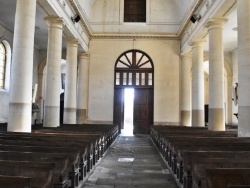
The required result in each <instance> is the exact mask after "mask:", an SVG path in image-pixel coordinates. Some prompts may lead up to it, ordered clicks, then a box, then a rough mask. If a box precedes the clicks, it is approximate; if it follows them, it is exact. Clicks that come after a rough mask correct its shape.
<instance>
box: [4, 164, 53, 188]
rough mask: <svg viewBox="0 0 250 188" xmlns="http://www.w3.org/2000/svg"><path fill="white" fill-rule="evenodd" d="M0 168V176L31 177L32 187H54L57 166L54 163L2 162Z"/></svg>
mask: <svg viewBox="0 0 250 188" xmlns="http://www.w3.org/2000/svg"><path fill="white" fill-rule="evenodd" d="M0 167H1V168H0V175H7V176H27V177H30V178H31V181H30V183H31V187H32V186H37V187H44V188H45V187H46V188H52V187H54V185H53V171H54V168H55V166H54V164H53V163H42V162H31V161H21V162H20V161H6V160H4V161H2V160H0ZM17 187H18V185H17Z"/></svg>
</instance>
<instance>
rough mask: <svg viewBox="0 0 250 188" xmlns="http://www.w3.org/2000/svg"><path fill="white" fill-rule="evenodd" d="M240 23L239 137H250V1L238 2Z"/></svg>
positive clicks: (241, 0) (238, 0)
mask: <svg viewBox="0 0 250 188" xmlns="http://www.w3.org/2000/svg"><path fill="white" fill-rule="evenodd" d="M237 21H238V22H237V23H238V71H239V74H238V77H239V83H238V84H239V85H238V109H239V112H238V114H239V115H238V118H239V119H238V120H239V121H238V122H239V125H238V136H242V137H249V136H250V124H249V123H250V97H249V96H250V87H249V83H250V73H249V67H250V61H249V59H250V1H249V0H237Z"/></svg>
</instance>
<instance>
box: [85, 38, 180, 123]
mask: <svg viewBox="0 0 250 188" xmlns="http://www.w3.org/2000/svg"><path fill="white" fill-rule="evenodd" d="M133 46H134V49H139V50H142V51H144V52H145V53H147V54H148V55H149V56H150V57H151V58H152V61H153V63H154V71H155V72H154V76H155V80H154V122H155V123H177V122H179V118H180V117H179V89H180V87H179V53H180V43H179V41H177V40H153V39H152V40H150V39H149V40H146V39H138V40H135V42H134V45H133V40H125V39H124V40H123V39H94V40H91V43H90V70H89V104H88V120H90V121H113V93H114V66H115V62H116V60H117V58H118V56H119V55H121V54H122V53H123V52H125V51H127V50H131V49H133Z"/></svg>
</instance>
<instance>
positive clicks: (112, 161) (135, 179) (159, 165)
mask: <svg viewBox="0 0 250 188" xmlns="http://www.w3.org/2000/svg"><path fill="white" fill-rule="evenodd" d="M83 187H86V188H94V187H96V188H132V187H139V188H178V186H177V185H176V183H175V181H174V179H173V178H172V176H171V174H170V173H169V171H168V169H167V167H166V165H165V163H164V162H163V160H162V158H161V157H160V155H159V154H158V152H157V151H156V149H155V148H154V146H153V145H152V143H151V140H150V138H149V136H148V135H136V136H119V137H118V138H117V140H116V141H115V142H114V143H113V145H112V146H111V147H110V149H109V151H108V152H107V154H106V155H105V157H104V158H103V159H102V160H101V162H100V163H99V164H98V165H97V166H96V168H95V170H94V172H93V174H92V175H91V176H90V177H89V179H88V180H87V182H86V183H85V185H84V186H83Z"/></svg>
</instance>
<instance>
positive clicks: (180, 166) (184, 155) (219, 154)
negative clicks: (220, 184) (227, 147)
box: [177, 150, 250, 187]
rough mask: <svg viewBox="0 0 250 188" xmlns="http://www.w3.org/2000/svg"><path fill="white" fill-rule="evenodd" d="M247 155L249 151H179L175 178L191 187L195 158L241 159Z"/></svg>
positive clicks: (249, 155)
mask: <svg viewBox="0 0 250 188" xmlns="http://www.w3.org/2000/svg"><path fill="white" fill-rule="evenodd" d="M249 157H250V151H185V150H184V151H180V153H179V156H178V163H177V179H179V182H180V183H183V182H185V183H184V184H187V185H185V186H186V187H191V185H192V174H191V172H192V168H193V163H194V162H195V161H196V159H206V158H232V159H237V160H241V158H249Z"/></svg>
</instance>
